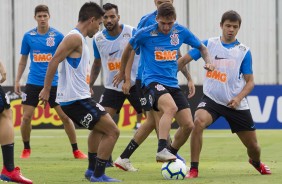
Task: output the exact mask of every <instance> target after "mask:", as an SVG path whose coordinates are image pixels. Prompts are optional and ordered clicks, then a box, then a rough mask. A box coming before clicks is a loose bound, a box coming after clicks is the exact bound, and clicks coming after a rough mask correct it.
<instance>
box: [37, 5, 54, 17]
mask: <svg viewBox="0 0 282 184" xmlns="http://www.w3.org/2000/svg"><path fill="white" fill-rule="evenodd" d="M38 12H46V13H48V15H50V13H49V8H48V6H47V5H44V4H40V5H37V6H36V7H35V9H34V15H35V16H36V14H37V13H38Z"/></svg>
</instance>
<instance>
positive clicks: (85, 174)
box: [84, 169, 94, 181]
mask: <svg viewBox="0 0 282 184" xmlns="http://www.w3.org/2000/svg"><path fill="white" fill-rule="evenodd" d="M93 173H94V171H92V170H90V169H87V170H86V171H85V173H84V176H85V178H86V179H87V180H89V181H90V178H91V176H92V175H93Z"/></svg>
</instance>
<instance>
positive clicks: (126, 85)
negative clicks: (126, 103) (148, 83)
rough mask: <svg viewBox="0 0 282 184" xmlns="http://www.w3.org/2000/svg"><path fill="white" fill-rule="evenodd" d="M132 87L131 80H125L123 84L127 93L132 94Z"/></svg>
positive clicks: (123, 89) (124, 91)
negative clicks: (130, 91)
mask: <svg viewBox="0 0 282 184" xmlns="http://www.w3.org/2000/svg"><path fill="white" fill-rule="evenodd" d="M130 88H131V84H130V80H128V81H125V82H124V83H123V85H122V91H123V93H124V94H126V95H130V93H129V90H130Z"/></svg>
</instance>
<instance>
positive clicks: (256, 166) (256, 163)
mask: <svg viewBox="0 0 282 184" xmlns="http://www.w3.org/2000/svg"><path fill="white" fill-rule="evenodd" d="M252 165H253V166H254V167H255V168H259V167H260V161H258V162H256V161H253V160H252Z"/></svg>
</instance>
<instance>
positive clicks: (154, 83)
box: [122, 3, 210, 162]
mask: <svg viewBox="0 0 282 184" xmlns="http://www.w3.org/2000/svg"><path fill="white" fill-rule="evenodd" d="M156 20H157V22H158V23H157V24H154V25H152V26H149V27H146V28H144V29H141V30H139V31H138V32H137V33H136V35H135V36H134V37H133V38H132V39H131V40H130V42H129V44H128V45H127V46H126V48H125V50H124V52H123V55H122V62H123V60H128V58H129V56H130V54H131V52H132V51H133V52H134V51H136V50H138V49H140V51H141V57H142V54H143V55H144V56H146V58H145V57H144V61H143V62H144V70H143V79H142V80H143V81H142V82H143V83H144V84H145V86H146V91H145V96H150V97H149V99H147V101H150V102H151V104H152V107H153V109H154V110H156V111H161V112H162V113H163V114H162V116H161V119H160V121H159V135H158V138H159V144H158V150H157V154H156V160H157V161H159V162H166V161H169V160H175V159H176V156H175V155H176V154H177V152H178V150H179V149H180V147H181V146H182V145H183V144H184V143H185V142H186V140H187V139H188V137H189V134H190V132H191V131H192V128H193V121H192V116H191V111H190V108H189V105H188V101H187V98H186V97H185V96H184V94H183V93H182V91H181V90H180V88H179V86H178V80H177V76H176V73H177V70H178V66H177V58H178V56H177V54H178V52H177V51H178V50H179V48H180V46H181V45H182V43H186V44H189V45H191V46H192V47H196V48H199V49H200V50H201V53H202V55H203V58H204V60H205V62H206V68H207V69H210V67H209V66H210V64H209V54H208V52H207V48H206V47H205V46H204V45H203V44H202V43H201V42H200V41H199V39H198V38H197V37H196V36H195V35H194V34H193V33H191V32H190V31H189V30H188V29H187V28H185V27H184V26H181V25H179V24H178V23H175V20H176V12H175V9H174V7H173V5H172V4H171V3H163V4H161V5H160V6H159V7H158V14H157V17H156ZM127 64H128V65H129V66H130V65H131V64H132V61H131V60H129V61H128V63H127ZM129 71H130V69H129V70H126V74H125V77H126V78H125V83H130V80H129V79H130V78H129V76H130V75H129ZM124 92H125V93H129V89H128V88H125V89H124ZM147 94H150V95H147ZM150 98H151V99H150ZM174 117H175V118H176V121H177V123H178V124H179V128H178V130H177V132H176V134H175V136H174V140H173V142H172V143H171V145H170V146H169V147H167V137H168V135H169V132H170V128H171V122H172V119H173V118H174Z"/></svg>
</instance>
